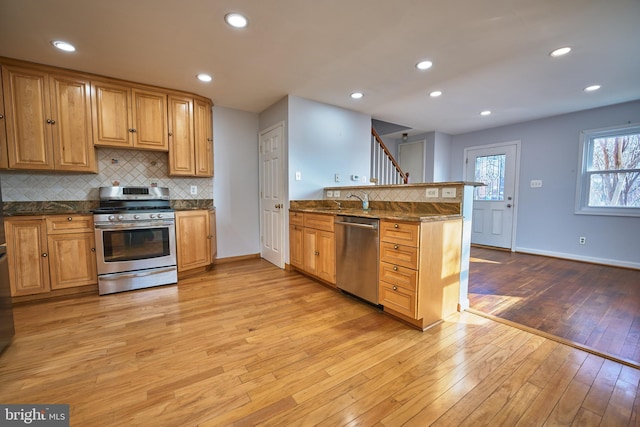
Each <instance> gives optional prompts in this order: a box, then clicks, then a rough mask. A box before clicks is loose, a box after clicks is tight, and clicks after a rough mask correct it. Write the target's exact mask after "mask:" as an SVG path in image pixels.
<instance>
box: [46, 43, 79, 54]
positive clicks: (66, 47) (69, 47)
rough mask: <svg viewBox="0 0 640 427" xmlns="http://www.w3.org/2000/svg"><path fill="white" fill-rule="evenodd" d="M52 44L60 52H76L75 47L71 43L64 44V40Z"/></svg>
mask: <svg viewBox="0 0 640 427" xmlns="http://www.w3.org/2000/svg"><path fill="white" fill-rule="evenodd" d="M51 44H52V45H53V46H54V47H57V48H58V49H60V50H64V51H65V52H75V50H76V48H75V46H74V45H72V44H71V43H67V42H64V41H62V40H53V41H52V42H51Z"/></svg>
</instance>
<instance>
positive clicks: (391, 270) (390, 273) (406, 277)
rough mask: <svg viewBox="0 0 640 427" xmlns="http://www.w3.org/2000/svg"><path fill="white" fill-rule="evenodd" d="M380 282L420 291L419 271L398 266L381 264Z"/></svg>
mask: <svg viewBox="0 0 640 427" xmlns="http://www.w3.org/2000/svg"><path fill="white" fill-rule="evenodd" d="M380 281H382V282H387V283H389V284H391V285H397V286H400V287H402V288H404V289H407V290H409V291H413V292H416V291H417V290H418V271H417V270H414V269H412V268H407V267H402V266H400V265H396V264H388V263H386V262H381V263H380Z"/></svg>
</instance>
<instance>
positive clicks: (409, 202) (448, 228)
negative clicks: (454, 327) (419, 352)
mask: <svg viewBox="0 0 640 427" xmlns="http://www.w3.org/2000/svg"><path fill="white" fill-rule="evenodd" d="M477 185H481V184H478V183H468V182H446V183H425V184H409V185H389V186H357V187H331V188H325V189H324V192H323V199H322V200H293V201H291V202H290V213H289V251H290V265H291V267H292V268H293V269H295V270H297V271H300V272H303V273H304V274H308V275H311V276H313V277H314V278H316V279H319V280H320V281H321V282H322V283H324V284H327V285H329V286H332V287H336V273H335V272H336V261H337V260H336V252H335V247H336V244H337V243H336V240H335V235H334V221H335V220H336V218H337V217H338V216H342V215H345V216H354V217H363V218H374V219H378V220H379V224H380V225H379V230H380V233H379V252H378V253H379V259H378V283H377V286H378V293H379V301H378V303H379V304H380V305H381V306H383V308H384V311H385V312H386V313H388V314H390V315H392V316H394V317H396V318H398V319H400V320H402V321H404V322H407V323H409V324H411V325H413V326H414V327H417V328H419V329H422V330H424V329H427V328H429V327H431V326H433V325H435V324H437V323H439V322H440V321H441V320H442V319H444V318H446V317H447V316H449V315H451V314H452V313H454V312H455V311H459V310H462V309H465V308H467V307H468V298H467V289H468V269H469V248H470V233H471V206H472V200H473V187H474V186H477ZM363 193H365V194H366V196H367V200H368V209H363V202H361V201H360V200H354V199H353V198H352V197H351V194H363ZM399 200H401V201H399Z"/></svg>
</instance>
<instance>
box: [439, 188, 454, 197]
mask: <svg viewBox="0 0 640 427" xmlns="http://www.w3.org/2000/svg"><path fill="white" fill-rule="evenodd" d="M442 197H443V198H447V199H453V198H455V197H456V189H455V188H443V189H442Z"/></svg>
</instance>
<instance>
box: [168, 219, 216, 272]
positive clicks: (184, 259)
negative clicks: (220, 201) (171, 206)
mask: <svg viewBox="0 0 640 427" xmlns="http://www.w3.org/2000/svg"><path fill="white" fill-rule="evenodd" d="M208 236H209V211H206V210H196V211H182V212H176V246H177V252H178V272H181V271H186V270H190V269H192V268H197V267H206V266H208V265H209V264H210V263H211V246H210V239H209V238H208Z"/></svg>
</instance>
